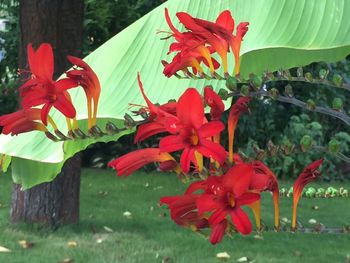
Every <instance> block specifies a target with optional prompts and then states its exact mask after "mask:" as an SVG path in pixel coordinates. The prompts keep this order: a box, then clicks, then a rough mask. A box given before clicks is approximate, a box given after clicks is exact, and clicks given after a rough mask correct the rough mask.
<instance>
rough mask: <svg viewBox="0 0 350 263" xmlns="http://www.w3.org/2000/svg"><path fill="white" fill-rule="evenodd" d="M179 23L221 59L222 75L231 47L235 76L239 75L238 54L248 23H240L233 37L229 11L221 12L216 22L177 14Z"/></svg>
mask: <svg viewBox="0 0 350 263" xmlns="http://www.w3.org/2000/svg"><path fill="white" fill-rule="evenodd" d="M177 17H178V18H179V20H180V22H181V23H182V24H183V25H184V26H185V27H186V28H187V29H189V30H191V31H192V32H193V33H195V34H198V35H200V36H201V37H202V38H204V39H205V40H206V42H207V43H208V44H209V45H210V46H211V48H212V49H214V50H215V51H216V52H217V53H218V54H219V56H220V57H221V60H222V64H223V67H224V73H227V52H229V47H231V49H232V52H233V54H234V56H235V74H238V73H239V66H240V60H239V53H240V48H241V42H242V39H243V37H244V35H245V33H246V32H247V31H248V25H249V23H248V22H243V23H240V24H239V25H238V26H237V33H236V35H233V30H234V20H233V18H232V16H231V13H230V11H229V10H225V11H223V12H222V13H221V14H220V15H219V16H218V17H217V19H216V22H215V23H214V22H210V21H207V20H203V19H199V18H193V17H192V16H190V15H189V14H187V13H184V12H180V13H177Z"/></svg>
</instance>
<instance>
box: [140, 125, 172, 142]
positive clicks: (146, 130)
mask: <svg viewBox="0 0 350 263" xmlns="http://www.w3.org/2000/svg"><path fill="white" fill-rule="evenodd" d="M165 131H166V129H165V127H164V125H163V124H161V123H158V122H150V123H145V124H142V125H140V126H139V127H138V129H137V132H136V135H135V139H134V143H137V142H142V141H143V140H145V139H147V138H149V137H151V136H152V135H155V134H158V133H161V132H165Z"/></svg>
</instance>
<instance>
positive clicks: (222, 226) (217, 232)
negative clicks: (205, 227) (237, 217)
mask: <svg viewBox="0 0 350 263" xmlns="http://www.w3.org/2000/svg"><path fill="white" fill-rule="evenodd" d="M226 228H227V220H223V221H221V222H220V223H219V224H216V225H214V226H213V227H212V230H211V233H210V238H209V240H210V243H212V244H213V245H215V244H217V243H220V242H221V241H222V239H223V237H224V234H225V230H226Z"/></svg>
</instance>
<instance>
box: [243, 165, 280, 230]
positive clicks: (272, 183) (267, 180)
mask: <svg viewBox="0 0 350 263" xmlns="http://www.w3.org/2000/svg"><path fill="white" fill-rule="evenodd" d="M252 165H253V168H254V171H255V173H254V175H253V176H252V180H251V182H250V185H249V189H250V190H253V191H258V192H263V191H270V192H272V195H273V202H274V207H275V222H274V225H275V229H279V226H280V220H279V187H278V182H277V178H276V176H275V174H274V173H273V172H272V171H271V170H270V169H269V168H268V167H267V166H266V165H265V164H264V163H262V162H261V161H255V162H253V163H252ZM254 208H255V209H256V210H255V211H254ZM252 209H253V211H254V215H256V217H257V223H258V225H259V226H258V228H260V204H258V205H256V206H255V207H252Z"/></svg>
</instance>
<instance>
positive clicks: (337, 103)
mask: <svg viewBox="0 0 350 263" xmlns="http://www.w3.org/2000/svg"><path fill="white" fill-rule="evenodd" d="M332 108H333V110H336V111H341V110H342V109H343V101H342V99H341V98H335V99H334V100H333V102H332Z"/></svg>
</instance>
